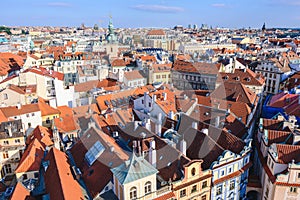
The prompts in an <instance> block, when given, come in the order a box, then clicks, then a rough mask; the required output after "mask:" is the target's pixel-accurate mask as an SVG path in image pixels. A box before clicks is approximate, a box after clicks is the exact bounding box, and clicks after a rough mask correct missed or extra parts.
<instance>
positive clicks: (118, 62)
mask: <svg viewBox="0 0 300 200" xmlns="http://www.w3.org/2000/svg"><path fill="white" fill-rule="evenodd" d="M111 66H112V67H126V62H125V61H124V60H123V59H115V60H113V61H112V62H111Z"/></svg>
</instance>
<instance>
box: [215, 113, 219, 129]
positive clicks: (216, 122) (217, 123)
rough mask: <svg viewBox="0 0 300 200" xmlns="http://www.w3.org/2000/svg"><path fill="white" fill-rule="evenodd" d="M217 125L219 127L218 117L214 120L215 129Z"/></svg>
mask: <svg viewBox="0 0 300 200" xmlns="http://www.w3.org/2000/svg"><path fill="white" fill-rule="evenodd" d="M219 125H220V116H219V115H218V116H216V118H215V127H219Z"/></svg>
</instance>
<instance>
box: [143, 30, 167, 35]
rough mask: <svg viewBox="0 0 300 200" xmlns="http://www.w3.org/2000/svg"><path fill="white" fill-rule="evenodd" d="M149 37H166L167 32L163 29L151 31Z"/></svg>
mask: <svg viewBox="0 0 300 200" xmlns="http://www.w3.org/2000/svg"><path fill="white" fill-rule="evenodd" d="M147 35H166V34H165V32H164V31H163V30H161V29H153V30H150V31H149V32H148V33H147Z"/></svg>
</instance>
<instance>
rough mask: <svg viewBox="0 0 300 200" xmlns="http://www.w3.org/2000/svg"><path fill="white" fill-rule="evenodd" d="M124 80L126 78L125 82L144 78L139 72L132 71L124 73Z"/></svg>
mask: <svg viewBox="0 0 300 200" xmlns="http://www.w3.org/2000/svg"><path fill="white" fill-rule="evenodd" d="M124 78H126V79H127V80H136V79H143V78H144V77H143V76H142V74H141V73H140V72H139V71H137V70H133V71H129V72H125V73H124Z"/></svg>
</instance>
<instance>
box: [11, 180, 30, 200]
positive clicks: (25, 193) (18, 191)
mask: <svg viewBox="0 0 300 200" xmlns="http://www.w3.org/2000/svg"><path fill="white" fill-rule="evenodd" d="M21 199H24V200H29V199H34V198H33V197H30V190H28V189H27V188H25V186H24V185H23V184H22V183H21V182H17V185H16V187H15V189H14V191H13V194H12V196H11V197H10V200H21Z"/></svg>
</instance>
